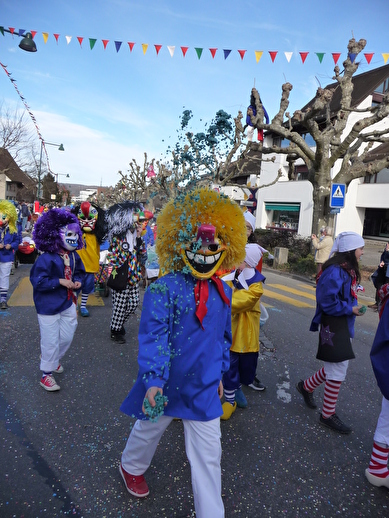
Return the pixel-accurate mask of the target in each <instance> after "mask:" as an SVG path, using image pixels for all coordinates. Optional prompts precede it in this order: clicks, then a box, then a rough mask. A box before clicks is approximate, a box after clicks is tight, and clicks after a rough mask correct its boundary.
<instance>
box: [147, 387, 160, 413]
mask: <svg viewBox="0 0 389 518" xmlns="http://www.w3.org/2000/svg"><path fill="white" fill-rule="evenodd" d="M158 393H159V394H161V396H162V394H163V391H162V389H161V388H159V387H150V388H149V389H148V391H147V392H146V395H145V399H148V401H149V403H150V406H151V407H152V408H154V407H155V396H156V395H157V394H158ZM165 406H166V405H165ZM142 412H143V413H144V414H146V412H145V407H144V405H143V406H142Z"/></svg>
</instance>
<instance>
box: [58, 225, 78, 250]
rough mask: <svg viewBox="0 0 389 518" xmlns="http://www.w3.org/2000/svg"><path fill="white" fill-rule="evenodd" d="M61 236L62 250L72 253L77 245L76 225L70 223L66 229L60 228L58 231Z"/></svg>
mask: <svg viewBox="0 0 389 518" xmlns="http://www.w3.org/2000/svg"><path fill="white" fill-rule="evenodd" d="M59 235H60V236H61V240H62V246H63V248H64V250H69V252H73V251H74V250H75V249H76V248H77V245H78V225H77V224H76V223H70V225H66V227H62V228H61V230H60V231H59Z"/></svg>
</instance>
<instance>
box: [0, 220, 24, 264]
mask: <svg viewBox="0 0 389 518" xmlns="http://www.w3.org/2000/svg"><path fill="white" fill-rule="evenodd" d="M0 243H2V244H3V245H4V247H5V245H11V248H10V249H9V250H6V249H5V248H0V263H12V262H13V260H14V258H15V251H16V250H17V249H18V246H19V235H18V233H17V232H14V233H13V234H11V233H10V231H9V228H7V229H6V230H5V231H4V229H1V230H0Z"/></svg>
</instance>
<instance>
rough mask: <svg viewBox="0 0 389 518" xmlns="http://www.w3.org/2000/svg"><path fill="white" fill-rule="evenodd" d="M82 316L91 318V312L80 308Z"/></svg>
mask: <svg viewBox="0 0 389 518" xmlns="http://www.w3.org/2000/svg"><path fill="white" fill-rule="evenodd" d="M80 315H81V316H82V317H89V311H88V310H87V309H86V308H80Z"/></svg>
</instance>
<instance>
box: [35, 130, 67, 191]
mask: <svg viewBox="0 0 389 518" xmlns="http://www.w3.org/2000/svg"><path fill="white" fill-rule="evenodd" d="M43 144H44V145H45V146H55V147H57V148H58V151H65V148H64V147H63V144H54V143H53V142H46V141H45V140H43V139H41V156H40V159H39V171H38V193H37V198H38V201H40V199H41V175H42V153H43ZM57 183H58V179H57Z"/></svg>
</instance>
